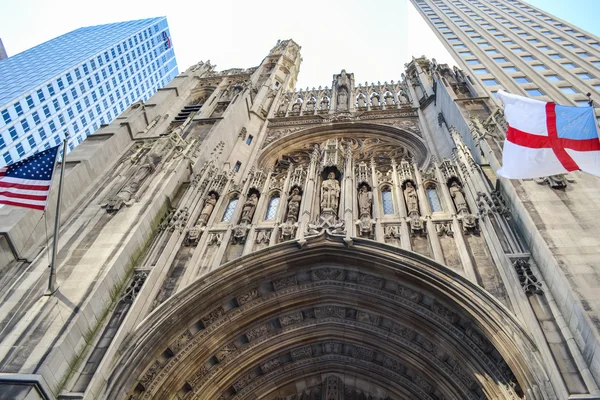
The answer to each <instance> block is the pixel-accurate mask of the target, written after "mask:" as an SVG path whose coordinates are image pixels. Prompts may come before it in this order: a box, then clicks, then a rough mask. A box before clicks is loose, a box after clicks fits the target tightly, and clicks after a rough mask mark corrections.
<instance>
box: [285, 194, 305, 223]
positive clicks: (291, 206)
mask: <svg viewBox="0 0 600 400" xmlns="http://www.w3.org/2000/svg"><path fill="white" fill-rule="evenodd" d="M301 201H302V195H301V194H300V190H299V189H298V188H297V187H295V188H294V189H293V190H292V194H291V195H290V200H289V201H288V214H287V220H288V221H289V220H290V219H293V220H294V221H297V220H298V213H299V212H300V202H301Z"/></svg>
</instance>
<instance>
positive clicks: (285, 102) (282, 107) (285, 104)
mask: <svg viewBox="0 0 600 400" xmlns="http://www.w3.org/2000/svg"><path fill="white" fill-rule="evenodd" d="M288 103H289V100H288V99H287V98H285V99H283V101H282V102H281V104H279V109H278V110H277V115H285V113H286V111H287V108H288Z"/></svg>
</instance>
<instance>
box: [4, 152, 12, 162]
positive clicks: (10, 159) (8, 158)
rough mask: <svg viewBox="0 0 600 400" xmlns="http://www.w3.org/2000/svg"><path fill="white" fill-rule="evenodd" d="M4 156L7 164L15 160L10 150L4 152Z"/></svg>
mask: <svg viewBox="0 0 600 400" xmlns="http://www.w3.org/2000/svg"><path fill="white" fill-rule="evenodd" d="M3 157H4V162H5V163H6V165H10V164H12V162H13V160H12V157H11V156H10V153H9V152H8V151H7V152H6V153H4V155H3Z"/></svg>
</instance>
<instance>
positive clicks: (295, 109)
mask: <svg viewBox="0 0 600 400" xmlns="http://www.w3.org/2000/svg"><path fill="white" fill-rule="evenodd" d="M301 107H302V101H300V99H298V100H297V101H296V102H295V103H294V105H293V106H292V112H294V113H298V114H300V108H301Z"/></svg>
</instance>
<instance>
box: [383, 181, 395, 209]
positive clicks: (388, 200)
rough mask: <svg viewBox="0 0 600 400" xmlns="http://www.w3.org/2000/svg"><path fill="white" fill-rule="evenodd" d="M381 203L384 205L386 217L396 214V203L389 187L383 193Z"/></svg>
mask: <svg viewBox="0 0 600 400" xmlns="http://www.w3.org/2000/svg"><path fill="white" fill-rule="evenodd" d="M381 202H382V204H383V214H384V215H389V214H393V213H394V201H393V198H392V191H391V190H390V189H389V188H387V187H386V188H384V189H383V190H382V191H381Z"/></svg>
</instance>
